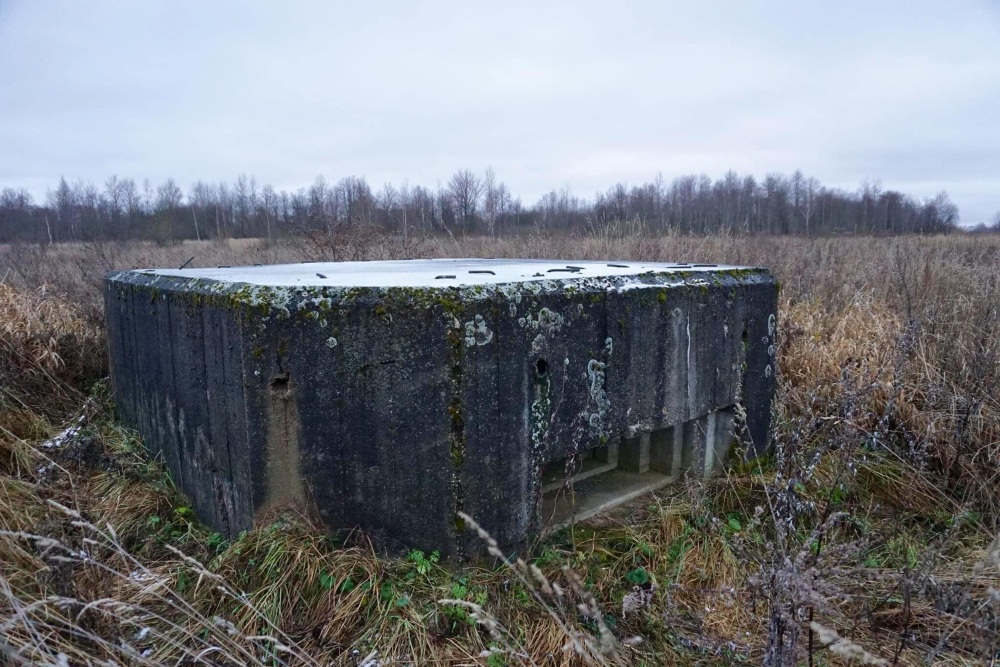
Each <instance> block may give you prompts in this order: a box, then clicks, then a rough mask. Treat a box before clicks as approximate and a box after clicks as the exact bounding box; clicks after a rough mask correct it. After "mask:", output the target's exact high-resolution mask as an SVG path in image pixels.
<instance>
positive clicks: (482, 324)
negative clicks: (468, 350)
mask: <svg viewBox="0 0 1000 667" xmlns="http://www.w3.org/2000/svg"><path fill="white" fill-rule="evenodd" d="M491 340H493V332H492V331H491V330H490V328H489V327H488V326H486V321H485V320H484V319H483V316H482V315H476V316H475V317H474V318H473V319H472V320H470V321H469V322H466V323H465V345H466V347H475V346H476V345H486V344H487V343H489V342H490V341H491Z"/></svg>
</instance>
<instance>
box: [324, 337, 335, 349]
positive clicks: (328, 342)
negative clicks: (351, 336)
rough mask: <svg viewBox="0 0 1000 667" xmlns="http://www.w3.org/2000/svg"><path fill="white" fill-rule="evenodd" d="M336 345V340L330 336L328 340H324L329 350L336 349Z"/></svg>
mask: <svg viewBox="0 0 1000 667" xmlns="http://www.w3.org/2000/svg"><path fill="white" fill-rule="evenodd" d="M337 345H338V343H337V339H336V338H334V337H333V336H330V337H329V338H327V339H326V346H327V347H328V348H330V349H331V350H332V349H333V348H335V347H337Z"/></svg>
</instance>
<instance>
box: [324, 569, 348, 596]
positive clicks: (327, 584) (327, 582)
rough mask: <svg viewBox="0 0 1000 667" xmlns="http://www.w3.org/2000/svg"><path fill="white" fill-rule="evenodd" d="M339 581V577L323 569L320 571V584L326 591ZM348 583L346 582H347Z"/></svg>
mask: <svg viewBox="0 0 1000 667" xmlns="http://www.w3.org/2000/svg"><path fill="white" fill-rule="evenodd" d="M336 583H337V578H336V577H335V576H333V575H332V574H330V573H329V572H327V571H326V570H323V571H322V572H320V573H319V585H320V586H322V587H323V590H324V591H328V590H330V589H331V588H333V585H334V584H336ZM345 583H346V582H345Z"/></svg>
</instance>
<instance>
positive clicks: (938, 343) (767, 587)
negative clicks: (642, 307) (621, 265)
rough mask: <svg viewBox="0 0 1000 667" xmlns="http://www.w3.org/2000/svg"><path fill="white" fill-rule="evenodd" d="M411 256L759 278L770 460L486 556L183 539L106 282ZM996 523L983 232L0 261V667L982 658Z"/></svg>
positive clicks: (0, 253)
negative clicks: (542, 260) (117, 345)
mask: <svg viewBox="0 0 1000 667" xmlns="http://www.w3.org/2000/svg"><path fill="white" fill-rule="evenodd" d="M413 256H483V257H559V258H574V259H591V258H594V259H597V258H600V259H605V258H606V259H632V260H639V259H642V260H664V261H681V260H687V261H692V260H700V261H707V262H726V263H733V264H751V265H763V266H768V267H770V268H771V269H772V271H773V272H774V273H775V274H776V276H777V277H778V278H779V279H780V281H781V282H782V296H781V312H780V315H779V331H780V343H781V344H780V352H779V354H780V360H779V369H780V371H779V390H778V396H777V400H776V404H775V408H774V409H775V415H776V419H775V422H776V431H775V451H774V454H773V455H772V456H770V457H768V458H766V459H762V460H757V461H752V462H739V461H738V462H736V463H735V464H734V465H733V466H732V467H731V469H730V470H729V471H728V472H727V473H726V474H725V475H724V476H721V477H719V478H717V479H713V480H710V481H704V482H699V481H688V482H686V483H684V484H680V485H678V487H677V488H673V489H670V490H668V491H666V492H664V493H661V494H659V495H657V496H656V497H652V496H650V497H648V498H647V499H646V500H645V501H644V502H642V503H638V504H637V505H636V506H635V507H632V508H630V509H629V510H628V511H627V512H619V513H618V514H616V515H615V516H612V517H608V518H603V519H601V520H598V521H595V522H593V523H590V524H586V525H578V526H576V527H575V528H574V529H573V530H569V531H564V532H562V533H560V534H557V535H555V536H554V537H552V538H550V539H548V540H546V541H545V542H543V543H542V544H540V545H539V546H538V547H537V548H536V549H535V550H534V551H532V552H531V553H528V554H524V555H523V557H524V561H514V562H511V561H508V562H506V563H503V562H499V563H496V564H495V565H487V564H482V565H479V566H461V567H459V566H454V565H448V564H445V563H443V562H440V561H439V560H438V559H437V557H436V555H435V554H426V553H420V552H412V553H410V554H409V555H408V556H406V557H401V558H400V557H388V556H385V555H380V554H378V553H375V552H374V551H373V550H372V548H371V547H370V546H368V545H367V543H366V542H365V540H364V538H363V536H359V537H358V538H357V539H354V540H352V541H350V542H349V543H346V544H344V543H337V542H335V541H334V540H333V539H331V538H329V537H327V536H326V535H324V534H323V533H322V532H320V531H318V530H317V529H316V528H314V527H313V526H310V525H308V523H307V522H305V520H303V519H302V518H300V517H297V516H291V515H285V516H274V517H271V520H270V522H268V523H266V524H265V525H260V526H259V527H257V528H255V529H254V530H253V531H250V532H247V533H245V534H243V535H241V536H240V537H239V538H238V539H235V540H233V541H226V540H224V539H223V538H222V537H221V536H220V535H218V534H213V533H211V532H210V531H208V530H207V529H206V528H205V527H203V526H201V525H200V524H199V523H198V522H197V521H196V520H195V518H194V517H193V516H192V512H191V509H190V507H189V506H188V505H187V504H186V501H185V500H184V498H183V497H182V496H181V495H180V494H179V493H178V492H177V491H176V490H175V489H174V488H173V487H172V485H171V482H170V479H169V477H168V476H167V475H166V473H165V472H164V470H163V469H162V468H161V467H160V465H159V464H158V463H157V462H155V461H152V460H150V458H149V457H148V456H147V455H146V454H145V453H144V450H143V448H142V445H141V442H140V440H139V439H138V437H137V436H136V435H135V434H134V433H133V432H130V431H129V430H127V429H125V428H123V427H122V426H120V425H118V424H116V423H115V421H114V420H113V417H112V414H113V407H112V405H113V404H112V401H111V398H110V396H109V388H108V385H107V383H106V381H105V380H104V377H105V375H106V352H105V347H104V332H103V330H102V324H101V322H102V313H101V305H100V294H101V292H100V285H101V278H102V275H103V274H104V272H106V271H107V270H109V269H111V268H130V267H154V266H180V265H181V264H182V263H183V262H185V261H186V260H188V259H189V258H190V257H194V259H193V261H192V265H194V266H216V265H231V264H240V263H271V262H279V261H293V260H301V259H318V258H332V259H376V258H396V257H413ZM998 530H1000V236H992V237H990V236H978V237H970V236H964V235H953V236H949V237H925V238H916V237H903V238H893V239H873V238H836V239H817V240H808V239H799V238H768V237H755V238H740V237H731V236H724V237H709V238H697V237H680V236H650V235H646V234H643V233H642V230H641V229H637V228H628V227H625V228H617V229H613V230H610V231H605V232H601V233H592V234H588V235H584V236H574V237H563V236H558V237H555V236H545V235H537V236H522V237H517V238H507V239H499V240H497V239H488V238H479V237H475V238H472V237H470V238H468V239H450V238H433V239H408V240H407V241H405V242H404V241H402V240H401V239H397V238H390V237H386V236H383V235H381V234H379V233H377V232H370V233H365V232H358V231H355V232H352V233H350V234H343V235H339V236H338V237H336V238H329V237H322V238H313V239H309V240H303V241H299V242H292V241H282V242H280V243H277V244H273V245H268V244H265V243H262V242H259V241H241V242H231V243H225V242H223V243H203V244H196V243H184V244H182V245H176V246H167V247H160V246H154V245H139V244H135V245H116V244H100V245H83V244H81V245H61V246H54V247H38V246H21V247H6V248H4V247H0V664H31V665H35V664H37V665H77V664H80V665H82V664H95V665H96V664H130V665H194V664H207V665H331V664H336V665H351V666H354V667H357V666H358V665H367V666H368V667H374V665H386V666H388V665H429V664H442V665H443V664H482V665H490V666H493V667H498V666H500V665H662V664H696V663H698V664H734V663H740V664H743V663H746V664H761V663H764V664H768V665H792V664H810V665H829V664H923V663H927V662H934V663H944V664H992V662H991V661H997V660H1000V541H998V537H997V535H998Z"/></svg>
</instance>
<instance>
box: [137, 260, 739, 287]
mask: <svg viewBox="0 0 1000 667" xmlns="http://www.w3.org/2000/svg"><path fill="white" fill-rule="evenodd" d="M732 270H752V269H749V267H741V266H729V265H721V264H680V263H657V262H627V261H623V262H606V261H563V260H547V259H528V260H525V259H411V260H393V261H371V262H307V263H302V264H274V265H267V266H237V267H219V268H214V269H211V268H191V269H147V270H144V271H141V272H140V273H144V274H147V275H159V276H176V277H182V278H201V279H210V280H217V281H221V282H232V283H247V284H250V285H260V286H269V287H454V286H466V285H499V284H504V283H515V282H526V281H534V280H559V279H574V278H606V277H613V276H639V275H642V274H647V273H656V274H663V273H667V274H669V273H690V272H706V273H711V272H715V271H732Z"/></svg>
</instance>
